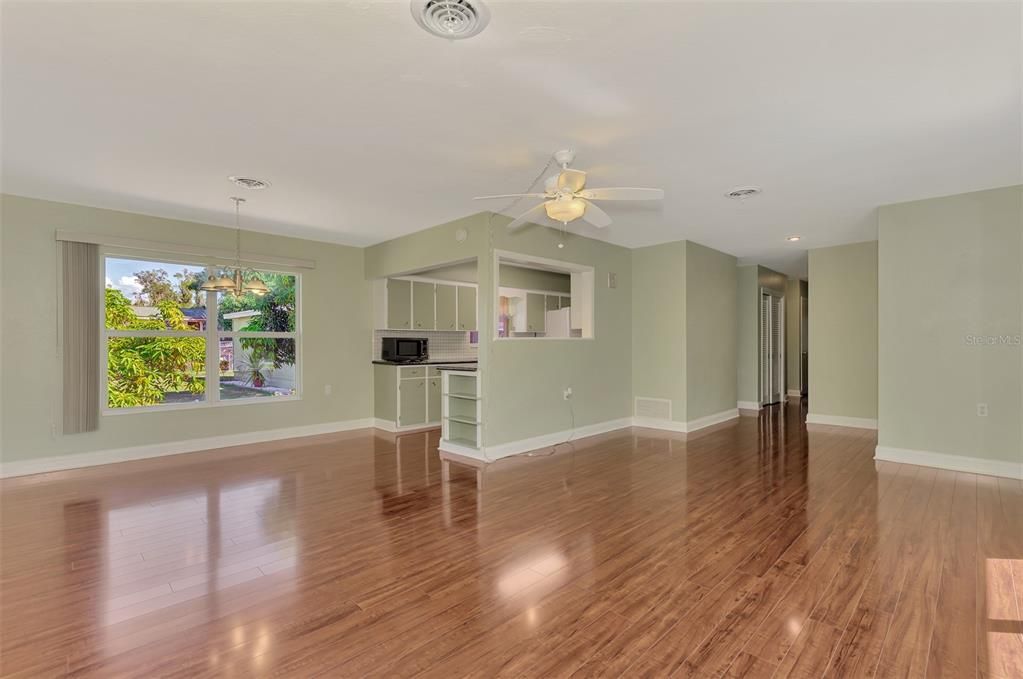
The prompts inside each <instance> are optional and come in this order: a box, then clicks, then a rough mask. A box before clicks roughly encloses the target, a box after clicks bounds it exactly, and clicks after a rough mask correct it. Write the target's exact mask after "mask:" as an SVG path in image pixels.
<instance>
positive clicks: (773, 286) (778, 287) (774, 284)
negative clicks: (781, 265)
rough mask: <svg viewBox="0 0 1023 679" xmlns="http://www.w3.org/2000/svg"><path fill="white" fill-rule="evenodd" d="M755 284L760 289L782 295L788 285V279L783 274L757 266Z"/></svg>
mask: <svg viewBox="0 0 1023 679" xmlns="http://www.w3.org/2000/svg"><path fill="white" fill-rule="evenodd" d="M757 282H758V284H759V285H760V287H762V288H767V289H768V290H774V291H775V292H778V293H781V294H783V295H784V294H785V287H786V286H787V285H788V284H789V278H788V276H786V275H785V274H783V273H778V272H777V271H775V270H773V269H768V268H767V267H766V266H758V267H757Z"/></svg>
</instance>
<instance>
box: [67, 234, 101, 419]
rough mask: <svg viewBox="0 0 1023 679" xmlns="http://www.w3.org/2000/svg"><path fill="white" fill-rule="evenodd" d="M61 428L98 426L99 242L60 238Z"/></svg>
mask: <svg viewBox="0 0 1023 679" xmlns="http://www.w3.org/2000/svg"><path fill="white" fill-rule="evenodd" d="M60 249H61V250H60V251H61V300H62V309H61V337H62V352H61V353H62V356H63V403H62V413H63V431H64V433H65V434H77V433H81V432H86V431H94V430H96V429H98V428H99V409H100V404H99V396H100V394H99V391H100V379H99V378H100V375H99V351H100V347H99V337H100V327H99V326H100V304H101V300H100V295H99V290H101V289H102V285H101V280H100V265H99V246H97V245H95V244H93V243H75V242H72V241H60Z"/></svg>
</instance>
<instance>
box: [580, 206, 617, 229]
mask: <svg viewBox="0 0 1023 679" xmlns="http://www.w3.org/2000/svg"><path fill="white" fill-rule="evenodd" d="M583 202H584V203H586V211H585V212H583V219H585V220H586V221H588V222H589V223H590V224H593V225H594V226H595V227H597V228H598V229H603V228H604V227H605V226H611V217H610V216H609V215H608V214H607V213H606V212H604V211H603V210H601V209H600V208H599V207H597V206H596V205H594V204H593V203H591V202H590V201H588V200H584V201H583Z"/></svg>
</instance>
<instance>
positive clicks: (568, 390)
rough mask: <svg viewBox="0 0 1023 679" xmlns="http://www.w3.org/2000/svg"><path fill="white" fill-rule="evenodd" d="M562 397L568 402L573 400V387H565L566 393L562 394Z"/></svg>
mask: <svg viewBox="0 0 1023 679" xmlns="http://www.w3.org/2000/svg"><path fill="white" fill-rule="evenodd" d="M561 396H562V397H563V398H564V399H565V400H566V401H567V400H568V399H570V398H572V387H565V391H563V392H561Z"/></svg>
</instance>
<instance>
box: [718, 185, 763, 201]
mask: <svg viewBox="0 0 1023 679" xmlns="http://www.w3.org/2000/svg"><path fill="white" fill-rule="evenodd" d="M759 194H760V189H759V188H757V187H756V186H740V187H739V188H736V189H732V190H731V191H729V192H728V193H726V194H725V195H726V196H728V197H729V198H737V199H740V200H741V199H743V198H752V197H753V196H756V195H759Z"/></svg>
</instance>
